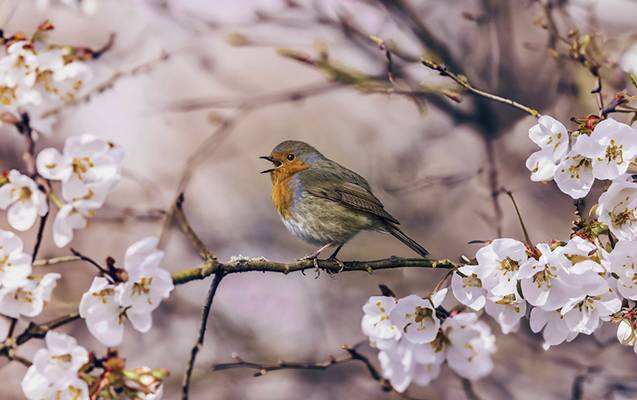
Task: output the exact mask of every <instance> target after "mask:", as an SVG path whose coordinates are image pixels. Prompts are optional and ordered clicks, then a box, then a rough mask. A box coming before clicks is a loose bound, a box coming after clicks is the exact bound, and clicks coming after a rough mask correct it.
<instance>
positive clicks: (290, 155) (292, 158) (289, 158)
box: [288, 153, 294, 161]
mask: <svg viewBox="0 0 637 400" xmlns="http://www.w3.org/2000/svg"><path fill="white" fill-rule="evenodd" d="M292 160H294V154H292V153H290V154H288V161H292Z"/></svg>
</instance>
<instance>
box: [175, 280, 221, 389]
mask: <svg viewBox="0 0 637 400" xmlns="http://www.w3.org/2000/svg"><path fill="white" fill-rule="evenodd" d="M223 277H224V273H223V271H219V272H217V273H216V274H215V277H214V279H213V280H212V284H211V285H210V290H209V291H208V298H207V299H206V304H205V305H204V307H203V311H202V315H201V326H200V327H199V337H198V338H197V342H196V343H195V345H194V346H193V347H192V350H191V351H190V360H189V361H188V368H187V369H186V373H185V374H184V378H183V382H182V391H181V398H182V400H188V393H189V391H190V379H191V377H192V371H193V369H194V367H195V360H196V358H197V354H198V353H199V350H200V349H201V348H202V347H203V342H204V338H205V336H206V326H207V325H208V317H209V316H210V310H211V309H212V301H213V300H214V297H215V294H216V293H217V289H218V288H219V284H220V283H221V280H222V279H223Z"/></svg>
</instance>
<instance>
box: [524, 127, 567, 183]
mask: <svg viewBox="0 0 637 400" xmlns="http://www.w3.org/2000/svg"><path fill="white" fill-rule="evenodd" d="M529 138H530V139H531V140H532V141H533V142H535V144H537V145H538V146H539V147H540V150H539V151H536V152H535V153H533V154H531V156H530V157H529V158H528V159H527V160H526V167H527V168H528V169H529V171H531V180H532V181H534V182H542V181H550V180H552V179H553V175H554V174H555V171H556V169H557V164H558V163H559V162H560V161H561V159H562V158H563V157H564V156H565V155H566V153H567V152H568V146H569V135H568V131H567V130H566V127H565V126H564V125H563V124H562V123H561V122H559V121H558V120H556V119H555V118H553V117H550V116H548V115H543V116H541V117H540V118H538V123H537V124H536V125H533V126H532V127H531V129H529Z"/></svg>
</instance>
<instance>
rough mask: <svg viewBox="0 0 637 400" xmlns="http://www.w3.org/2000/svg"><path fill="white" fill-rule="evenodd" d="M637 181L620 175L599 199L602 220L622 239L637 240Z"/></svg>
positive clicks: (599, 214) (598, 212)
mask: <svg viewBox="0 0 637 400" xmlns="http://www.w3.org/2000/svg"><path fill="white" fill-rule="evenodd" d="M636 212H637V183H636V182H634V181H633V180H632V178H631V177H626V176H624V177H620V178H617V179H615V180H614V181H613V183H611V185H610V187H609V188H608V190H607V191H606V192H604V193H603V194H602V195H601V196H600V197H599V201H598V207H597V215H598V218H599V221H600V222H603V223H605V224H606V225H608V229H610V231H611V232H612V233H613V235H615V236H616V237H617V238H618V239H620V240H637V214H636Z"/></svg>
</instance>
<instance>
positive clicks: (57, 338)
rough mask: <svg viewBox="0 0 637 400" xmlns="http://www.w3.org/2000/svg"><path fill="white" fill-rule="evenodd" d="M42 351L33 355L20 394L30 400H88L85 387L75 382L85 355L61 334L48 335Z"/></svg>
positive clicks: (86, 359)
mask: <svg viewBox="0 0 637 400" xmlns="http://www.w3.org/2000/svg"><path fill="white" fill-rule="evenodd" d="M45 343H46V346H47V347H46V348H44V349H40V350H38V351H37V352H36V353H35V356H34V358H33V365H31V366H30V367H29V369H28V370H27V373H26V375H25V376H24V378H23V379H22V390H23V392H24V394H25V395H26V396H27V398H28V399H32V400H60V399H68V400H71V399H73V400H88V398H89V396H88V394H89V391H88V385H87V384H86V382H84V381H83V380H81V379H79V377H78V371H79V369H80V368H81V367H82V366H83V365H84V364H85V363H86V362H87V361H88V352H87V351H86V349H85V348H83V347H82V346H79V345H78V344H77V341H76V340H75V339H74V338H72V337H70V336H68V335H65V334H63V333H58V332H54V331H49V332H48V333H47V334H46V336H45Z"/></svg>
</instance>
